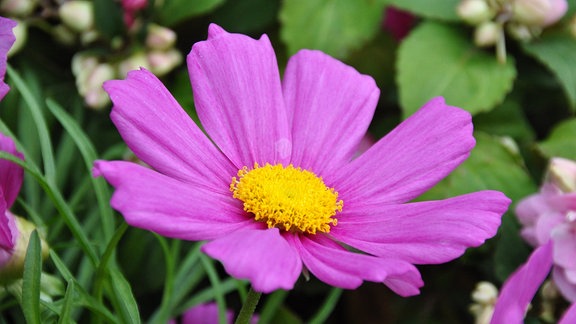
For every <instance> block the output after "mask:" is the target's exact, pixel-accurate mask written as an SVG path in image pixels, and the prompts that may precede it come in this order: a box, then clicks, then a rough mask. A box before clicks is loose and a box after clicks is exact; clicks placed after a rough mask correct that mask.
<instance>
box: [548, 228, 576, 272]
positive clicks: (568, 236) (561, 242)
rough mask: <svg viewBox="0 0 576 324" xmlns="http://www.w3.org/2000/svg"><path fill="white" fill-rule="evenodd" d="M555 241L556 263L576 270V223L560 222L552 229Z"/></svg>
mask: <svg viewBox="0 0 576 324" xmlns="http://www.w3.org/2000/svg"><path fill="white" fill-rule="evenodd" d="M552 240H553V241H554V264H555V265H559V266H561V267H563V268H567V269H571V270H576V227H575V226H574V224H571V223H565V224H560V225H558V226H556V227H555V228H554V230H553V231H552Z"/></svg>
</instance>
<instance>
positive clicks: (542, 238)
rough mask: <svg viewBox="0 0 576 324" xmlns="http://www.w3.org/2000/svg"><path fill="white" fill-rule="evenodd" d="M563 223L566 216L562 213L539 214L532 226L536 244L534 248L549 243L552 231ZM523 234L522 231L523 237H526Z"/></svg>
mask: <svg viewBox="0 0 576 324" xmlns="http://www.w3.org/2000/svg"><path fill="white" fill-rule="evenodd" d="M565 221H566V216H565V215H564V214H563V213H559V212H548V213H544V214H541V215H540V218H539V219H538V221H537V222H536V225H535V226H534V235H535V238H536V242H537V244H536V245H535V246H540V245H543V244H546V243H547V242H548V241H550V238H551V236H550V235H551V234H552V230H553V229H554V228H555V227H556V226H558V225H560V224H562V223H564V222H565ZM524 232H525V231H522V235H523V236H524V235H526V234H525V233H524Z"/></svg>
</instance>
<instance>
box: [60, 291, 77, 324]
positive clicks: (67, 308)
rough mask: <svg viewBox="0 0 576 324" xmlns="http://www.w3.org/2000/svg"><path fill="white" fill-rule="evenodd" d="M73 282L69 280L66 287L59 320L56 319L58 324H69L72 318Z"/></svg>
mask: <svg viewBox="0 0 576 324" xmlns="http://www.w3.org/2000/svg"><path fill="white" fill-rule="evenodd" d="M75 290H76V289H75V288H74V281H73V280H69V281H68V286H67V287H66V294H64V303H63V305H62V309H61V310H60V318H59V319H58V323H59V324H66V323H71V322H72V318H71V314H72V306H73V305H74V293H75Z"/></svg>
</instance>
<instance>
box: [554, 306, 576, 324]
mask: <svg viewBox="0 0 576 324" xmlns="http://www.w3.org/2000/svg"><path fill="white" fill-rule="evenodd" d="M574 323H576V303H574V304H572V306H570V308H568V310H567V311H566V312H565V313H564V315H562V318H561V319H560V321H558V324H574Z"/></svg>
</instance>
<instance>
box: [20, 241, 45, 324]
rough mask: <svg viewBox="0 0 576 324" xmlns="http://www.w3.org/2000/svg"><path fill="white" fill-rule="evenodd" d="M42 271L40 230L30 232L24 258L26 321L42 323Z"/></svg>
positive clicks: (33, 323)
mask: <svg viewBox="0 0 576 324" xmlns="http://www.w3.org/2000/svg"><path fill="white" fill-rule="evenodd" d="M41 273H42V245H41V243H40V237H39V236H38V232H37V231H36V230H34V231H33V232H32V234H30V241H29V242H28V248H27V249H26V259H25V260H24V276H23V281H22V311H23V312H24V317H25V318H26V322H27V323H30V324H40V274H41Z"/></svg>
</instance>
